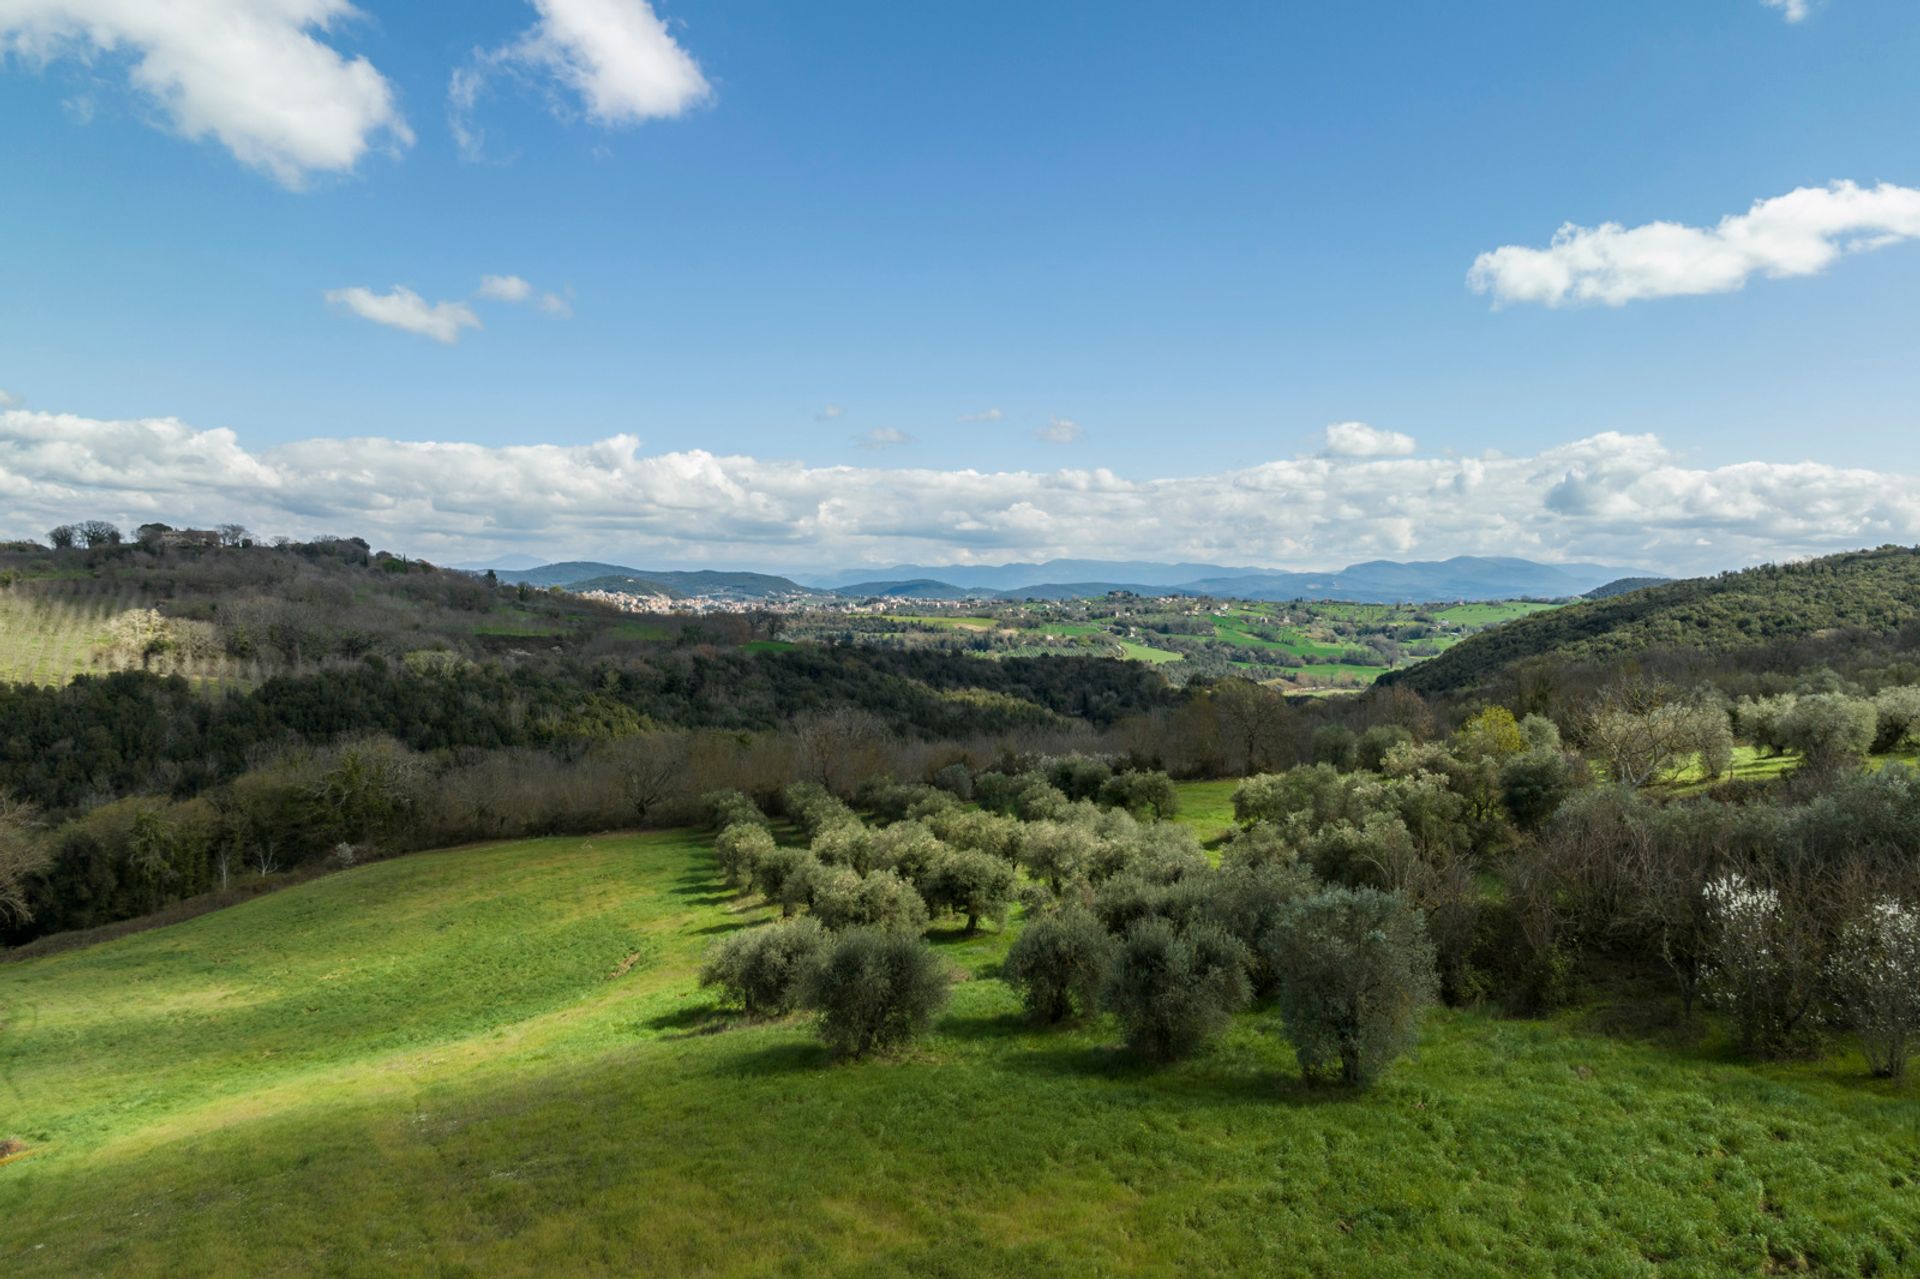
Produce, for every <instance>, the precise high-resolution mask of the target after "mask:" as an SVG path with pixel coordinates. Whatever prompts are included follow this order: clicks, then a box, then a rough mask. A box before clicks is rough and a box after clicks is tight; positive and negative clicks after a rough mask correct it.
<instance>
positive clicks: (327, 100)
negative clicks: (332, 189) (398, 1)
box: [0, 0, 413, 188]
mask: <svg viewBox="0 0 1920 1279" xmlns="http://www.w3.org/2000/svg"><path fill="white" fill-rule="evenodd" d="M357 17H359V12H358V11H357V10H356V9H355V8H354V7H353V6H352V5H351V4H349V3H347V0H4V3H0V53H10V54H13V55H15V56H17V57H19V58H21V59H23V60H25V61H27V62H30V63H35V64H40V65H44V64H46V63H49V62H52V61H55V60H57V59H61V58H68V57H72V58H77V59H81V60H85V61H88V62H92V61H94V60H95V59H98V58H102V57H110V56H116V55H118V56H120V57H123V58H124V59H125V60H126V62H127V64H128V65H127V77H128V81H129V83H130V84H131V85H132V86H133V88H134V89H135V90H137V91H139V92H140V93H141V94H143V95H145V96H146V97H148V98H150V99H151V100H152V101H153V102H154V103H155V105H156V106H157V107H158V108H159V111H160V114H161V116H162V117H163V118H164V119H165V120H166V122H167V123H168V125H169V126H170V127H171V128H172V129H173V130H174V131H175V132H177V133H179V134H181V135H182V136H183V137H188V138H194V139H201V138H207V137H212V138H216V139H218V140H219V142H220V143H221V145H223V146H225V147H226V148H227V149H228V150H229V151H231V152H232V153H233V154H234V156H235V157H236V158H238V159H239V160H240V161H241V162H242V163H244V164H247V165H250V166H252V167H253V168H256V169H261V170H264V171H265V172H267V173H269V174H271V175H272V176H273V177H274V178H275V179H276V180H278V181H279V182H280V183H282V184H283V185H285V186H287V187H292V188H299V187H301V186H303V185H304V184H305V183H306V181H307V180H308V178H309V177H311V176H312V175H313V174H315V173H343V172H346V171H349V170H351V169H352V168H353V167H354V166H355V165H356V164H358V163H359V161H360V157H361V156H362V155H364V154H365V153H366V152H367V150H368V149H369V148H371V147H373V146H375V145H377V144H380V143H382V142H384V143H386V144H388V145H391V146H394V147H405V146H408V145H411V143H412V142H413V133H412V131H411V130H409V129H408V128H407V123H406V121H405V120H404V119H403V118H402V117H401V114H400V110H399V107H398V105H397V103H396V101H395V97H394V91H393V86H392V85H390V84H389V83H388V82H387V80H386V78H385V77H384V76H382V75H381V74H380V72H379V71H377V70H375V69H374V66H373V64H372V63H371V62H369V61H367V59H366V58H364V57H354V58H348V57H345V56H343V55H342V54H341V53H340V52H339V51H338V50H336V49H335V48H333V47H332V46H331V45H329V44H327V43H325V42H324V41H323V40H322V39H319V38H316V33H317V34H318V35H319V36H326V35H331V34H333V33H334V32H335V31H336V30H337V29H338V28H339V27H340V26H341V25H343V24H344V23H346V22H348V21H351V20H353V19H355V18H357ZM91 110H92V107H91V103H90V102H89V103H88V106H87V115H88V117H89V118H90V117H91Z"/></svg>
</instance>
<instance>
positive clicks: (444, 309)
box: [326, 284, 480, 346]
mask: <svg viewBox="0 0 1920 1279" xmlns="http://www.w3.org/2000/svg"><path fill="white" fill-rule="evenodd" d="M326 297H327V301H329V302H331V303H333V304H334V305H336V306H344V307H345V308H347V310H349V311H352V312H353V313H354V314H355V315H357V316H359V317H360V318H361V319H363V320H372V321H373V322H374V323H375V324H384V325H386V326H387V327H388V328H393V329H403V330H405V331H406V332H408V333H418V334H419V335H420V336H422V337H429V338H432V339H433V340H434V341H436V342H444V343H446V344H447V345H448V346H451V345H453V344H454V343H455V342H458V341H459V340H460V331H461V330H462V329H477V328H479V327H480V317H479V316H477V315H475V314H474V313H473V308H472V307H470V306H468V305H467V304H466V303H465V302H428V301H427V300H426V299H425V298H423V297H421V296H420V295H419V294H418V293H415V292H414V291H413V290H412V289H409V288H407V287H406V286H405V285H403V284H396V285H394V286H393V291H392V292H391V293H375V292H374V291H373V290H371V289H363V288H360V287H359V286H357V285H356V286H355V287H353V288H350V289H333V290H330V291H329V292H328V293H327V295H326Z"/></svg>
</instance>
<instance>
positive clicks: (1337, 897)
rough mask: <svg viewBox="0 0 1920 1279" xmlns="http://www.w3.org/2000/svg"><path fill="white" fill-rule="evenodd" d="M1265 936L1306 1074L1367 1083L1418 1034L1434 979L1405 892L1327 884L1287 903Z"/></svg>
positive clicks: (1421, 927)
mask: <svg viewBox="0 0 1920 1279" xmlns="http://www.w3.org/2000/svg"><path fill="white" fill-rule="evenodd" d="M1265 946H1266V950H1267V958H1268V962H1269V964H1270V965H1271V966H1272V968H1273V971H1274V972H1275V973H1276V974H1277V975H1278V980H1279V987H1280V990H1279V1004H1280V1016H1281V1020H1282V1024H1283V1025H1284V1026H1285V1028H1286V1035H1287V1038H1288V1040H1289V1041H1291V1043H1292V1044H1293V1050H1294V1054H1295V1056H1296V1057H1297V1058H1298V1059H1299V1062H1300V1073H1301V1074H1303V1075H1304V1076H1306V1077H1307V1078H1308V1079H1318V1078H1326V1077H1329V1076H1332V1077H1336V1078H1338V1079H1339V1080H1340V1081H1341V1082H1342V1083H1346V1084H1351V1085H1355V1086H1359V1087H1365V1086H1366V1085H1368V1084H1371V1083H1372V1082H1373V1081H1374V1080H1376V1079H1378V1078H1379V1077H1380V1075H1381V1074H1382V1073H1384V1072H1385V1071H1386V1069H1387V1067H1388V1066H1390V1065H1392V1064H1393V1062H1394V1060H1395V1059H1396V1058H1398V1057H1400V1056H1402V1055H1404V1054H1405V1053H1408V1052H1410V1051H1412V1049H1413V1047H1414V1045H1415V1044H1416V1043H1418V1041H1419V1033H1420V1018H1421V1014H1422V1013H1424V1012H1425V1010H1426V1009H1427V1007H1428V1006H1429V1005H1430V1004H1432V1003H1433V1001H1434V997H1435V994H1436V992H1437V989H1438V979H1437V978H1436V976H1435V973H1434V952H1433V945H1432V943H1431V942H1429V941H1428V940H1427V931H1426V925H1425V922H1424V921H1423V920H1422V919H1421V917H1420V912H1419V911H1418V910H1416V909H1414V908H1413V907H1412V906H1411V905H1410V904H1408V903H1407V902H1406V901H1405V900H1404V899H1402V898H1400V897H1398V896H1396V895H1395V894H1392V893H1383V892H1380V891H1378V890H1376V889H1371V888H1329V889H1326V890H1325V891H1323V892H1320V893H1317V894H1315V895H1314V896H1312V897H1308V898H1305V899H1303V900H1301V901H1297V902H1295V903H1293V904H1292V905H1291V906H1289V907H1288V908H1287V909H1286V911H1285V912H1284V913H1283V914H1282V915H1281V917H1280V920H1279V922H1278V924H1277V925H1276V926H1275V927H1274V928H1273V929H1271V930H1270V931H1269V932H1268V934H1267V938H1266V943H1265Z"/></svg>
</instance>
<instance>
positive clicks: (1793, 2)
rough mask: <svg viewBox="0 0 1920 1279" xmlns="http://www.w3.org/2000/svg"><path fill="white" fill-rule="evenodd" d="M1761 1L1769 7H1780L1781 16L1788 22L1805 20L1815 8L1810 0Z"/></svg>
mask: <svg viewBox="0 0 1920 1279" xmlns="http://www.w3.org/2000/svg"><path fill="white" fill-rule="evenodd" d="M1760 3H1761V4H1764V5H1765V6H1767V8H1769V9H1778V10H1779V11H1780V13H1781V16H1782V17H1784V18H1786V20H1787V21H1788V22H1800V21H1803V20H1805V18H1806V16H1807V14H1808V13H1810V12H1812V9H1813V6H1812V4H1811V3H1810V2H1809V0H1760Z"/></svg>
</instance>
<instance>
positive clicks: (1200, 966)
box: [1101, 918, 1253, 1061]
mask: <svg viewBox="0 0 1920 1279" xmlns="http://www.w3.org/2000/svg"><path fill="white" fill-rule="evenodd" d="M1252 993H1253V992H1252V990H1251V988H1250V987H1249V985H1248V982H1247V954H1246V947H1245V946H1243V945H1241V944H1240V943H1239V942H1238V941H1237V940H1235V939H1234V938H1232V937H1230V936H1228V935H1227V933H1226V932H1224V931H1223V930H1221V929H1219V928H1217V927H1214V926H1212V925H1208V924H1200V925H1197V926H1195V927H1192V928H1188V929H1185V930H1180V929H1177V928H1175V927H1174V925H1173V924H1172V923H1170V922H1169V921H1167V920H1164V919H1158V918H1149V919H1143V920H1141V921H1140V922H1138V923H1136V924H1134V925H1133V927H1132V928H1130V929H1128V930H1127V935H1126V937H1125V938H1124V939H1123V940H1122V941H1121V943H1120V945H1119V947H1118V949H1117V951H1116V953H1115V955H1114V961H1113V968H1112V971H1111V972H1109V974H1108V976H1107V980H1106V983H1105V985H1104V986H1103V987H1102V991H1101V1002H1102V1003H1103V1004H1104V1005H1105V1006H1106V1007H1107V1008H1108V1009H1109V1010H1110V1011H1111V1012H1112V1013H1113V1014H1114V1015H1115V1016H1116V1017H1117V1018H1119V1020H1120V1025H1121V1027H1122V1028H1123V1029H1124V1030H1125V1032H1126V1037H1127V1043H1128V1044H1129V1045H1130V1046H1131V1047H1132V1048H1133V1049H1134V1050H1135V1051H1137V1052H1140V1053H1142V1054H1144V1055H1146V1056H1148V1057H1152V1058H1154V1059H1156V1060H1159V1061H1171V1060H1173V1059H1175V1058H1179V1057H1184V1056H1187V1055H1189V1054H1191V1053H1193V1052H1194V1051H1196V1050H1197V1049H1199V1048H1200V1047H1201V1046H1202V1045H1203V1044H1205V1043H1206V1042H1207V1041H1208V1040H1209V1039H1212V1038H1213V1037H1214V1036H1215V1035H1218V1034H1219V1033H1220V1032H1221V1031H1222V1030H1224V1029H1226V1026H1227V1022H1228V1020H1229V1019H1230V1018H1231V1017H1232V1015H1233V1014H1234V1013H1235V1012H1237V1011H1239V1010H1240V1009H1241V1008H1243V1007H1245V1006H1246V1003H1247V1001H1248V999H1250V998H1251V997H1252Z"/></svg>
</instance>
